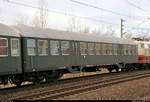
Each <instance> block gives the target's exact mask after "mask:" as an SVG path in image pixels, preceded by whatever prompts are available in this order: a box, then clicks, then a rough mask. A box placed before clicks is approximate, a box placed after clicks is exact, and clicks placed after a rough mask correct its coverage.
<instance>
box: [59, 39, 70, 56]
mask: <svg viewBox="0 0 150 102" xmlns="http://www.w3.org/2000/svg"><path fill="white" fill-rule="evenodd" d="M62 42H68V47H62ZM60 43H61V54H62V55H63V56H68V55H70V42H69V41H61V42H60ZM63 48H68V49H69V54H63V52H62V51H63V50H62V49H63Z"/></svg>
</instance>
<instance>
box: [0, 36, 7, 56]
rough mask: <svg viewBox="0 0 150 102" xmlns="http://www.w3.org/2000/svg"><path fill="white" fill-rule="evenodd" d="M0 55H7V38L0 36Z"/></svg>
mask: <svg viewBox="0 0 150 102" xmlns="http://www.w3.org/2000/svg"><path fill="white" fill-rule="evenodd" d="M0 56H8V40H7V38H0Z"/></svg>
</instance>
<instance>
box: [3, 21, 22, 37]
mask: <svg viewBox="0 0 150 102" xmlns="http://www.w3.org/2000/svg"><path fill="white" fill-rule="evenodd" d="M0 35H2V36H14V37H19V36H20V35H19V34H18V33H17V32H16V31H15V30H14V29H12V28H10V27H9V26H7V25H4V24H1V23H0Z"/></svg>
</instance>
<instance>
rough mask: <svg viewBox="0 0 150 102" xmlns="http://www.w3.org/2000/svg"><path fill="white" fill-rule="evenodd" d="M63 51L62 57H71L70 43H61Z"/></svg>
mask: <svg viewBox="0 0 150 102" xmlns="http://www.w3.org/2000/svg"><path fill="white" fill-rule="evenodd" d="M61 51H62V55H69V53H70V50H69V41H61Z"/></svg>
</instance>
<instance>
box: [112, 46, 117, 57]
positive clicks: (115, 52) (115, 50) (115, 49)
mask: <svg viewBox="0 0 150 102" xmlns="http://www.w3.org/2000/svg"><path fill="white" fill-rule="evenodd" d="M113 48H114V55H117V52H118V46H117V45H113Z"/></svg>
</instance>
